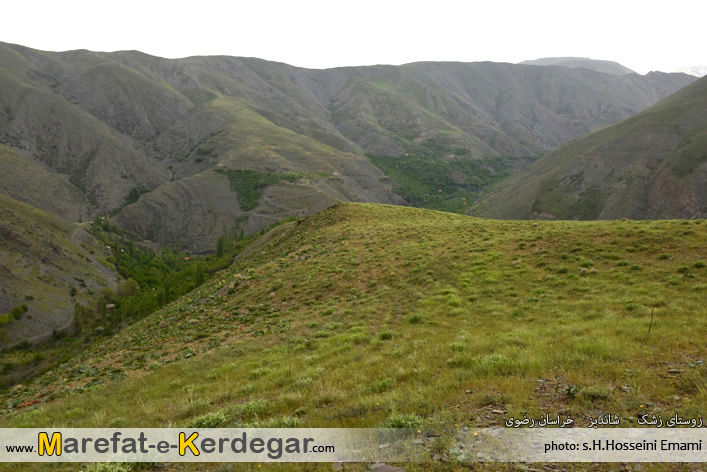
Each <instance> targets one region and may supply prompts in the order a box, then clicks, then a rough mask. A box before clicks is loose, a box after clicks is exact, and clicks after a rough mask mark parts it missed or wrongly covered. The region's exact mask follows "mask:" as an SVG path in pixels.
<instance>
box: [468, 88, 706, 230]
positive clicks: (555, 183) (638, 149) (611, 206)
mask: <svg viewBox="0 0 707 472" xmlns="http://www.w3.org/2000/svg"><path fill="white" fill-rule="evenodd" d="M705 110H707V78H702V79H700V80H698V81H696V82H694V83H693V84H691V85H689V86H687V87H685V88H684V89H682V90H680V91H679V92H677V93H675V94H673V95H671V96H670V97H668V98H666V99H665V100H663V101H661V102H660V103H658V104H656V105H654V106H652V107H650V108H648V109H646V110H644V111H642V112H641V113H639V114H637V115H636V116H634V117H632V118H629V119H627V120H624V121H622V122H621V123H618V124H615V125H612V126H608V127H605V128H603V129H600V130H597V131H594V132H592V133H590V134H588V135H586V136H583V137H581V138H579V139H576V140H574V141H572V142H570V143H568V144H566V145H564V146H562V147H560V148H559V149H558V150H556V151H554V152H552V153H550V154H548V155H546V156H544V157H542V158H540V159H538V160H537V161H536V162H535V163H533V164H532V165H530V166H528V167H527V168H525V169H523V170H521V171H519V172H517V173H516V174H515V175H513V176H512V177H511V178H509V179H507V180H506V181H504V182H503V183H502V184H500V185H498V186H497V187H496V188H494V190H493V191H492V192H491V193H489V194H488V195H487V196H485V197H484V198H483V199H482V200H481V201H480V202H479V203H478V207H477V208H476V209H475V210H474V214H477V215H481V216H486V217H492V218H508V219H523V218H560V219H616V218H634V219H664V218H685V219H692V218H705V217H707V191H706V190H705V189H707V151H706V150H707V114H706V113H705Z"/></svg>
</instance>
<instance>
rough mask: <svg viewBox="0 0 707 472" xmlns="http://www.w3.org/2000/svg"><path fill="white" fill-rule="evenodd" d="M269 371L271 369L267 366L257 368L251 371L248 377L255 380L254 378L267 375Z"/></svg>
mask: <svg viewBox="0 0 707 472" xmlns="http://www.w3.org/2000/svg"><path fill="white" fill-rule="evenodd" d="M269 373H270V369H268V368H267V367H259V368H257V369H253V370H252V371H251V372H250V374H248V378H249V379H251V380H254V379H257V378H260V377H262V376H264V375H267V374H269Z"/></svg>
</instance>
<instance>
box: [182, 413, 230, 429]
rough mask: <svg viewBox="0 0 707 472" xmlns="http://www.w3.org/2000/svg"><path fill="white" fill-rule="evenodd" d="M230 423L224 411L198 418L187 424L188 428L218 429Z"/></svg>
mask: <svg viewBox="0 0 707 472" xmlns="http://www.w3.org/2000/svg"><path fill="white" fill-rule="evenodd" d="M227 421H228V418H226V415H225V414H224V412H223V411H214V412H211V413H206V414H205V415H201V416H197V417H196V418H194V419H193V420H191V421H189V422H188V423H187V425H186V426H187V427H188V428H218V427H220V426H223V425H225V424H226V422H227Z"/></svg>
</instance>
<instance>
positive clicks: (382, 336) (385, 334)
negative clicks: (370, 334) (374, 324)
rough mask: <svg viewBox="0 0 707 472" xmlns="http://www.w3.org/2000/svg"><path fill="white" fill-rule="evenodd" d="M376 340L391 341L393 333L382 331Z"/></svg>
mask: <svg viewBox="0 0 707 472" xmlns="http://www.w3.org/2000/svg"><path fill="white" fill-rule="evenodd" d="M378 338H379V339H380V340H381V341H387V340H389V339H393V332H392V331H383V332H382V333H380V334H379V335H378Z"/></svg>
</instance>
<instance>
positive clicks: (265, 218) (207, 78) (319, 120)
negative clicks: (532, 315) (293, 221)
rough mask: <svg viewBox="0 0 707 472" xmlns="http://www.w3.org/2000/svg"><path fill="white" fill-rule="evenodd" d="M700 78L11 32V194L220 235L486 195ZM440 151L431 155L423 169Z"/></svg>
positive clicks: (4, 105)
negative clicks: (328, 59)
mask: <svg viewBox="0 0 707 472" xmlns="http://www.w3.org/2000/svg"><path fill="white" fill-rule="evenodd" d="M693 80H694V78H693V77H691V76H688V75H684V74H662V73H651V74H648V75H646V76H639V75H637V74H629V75H622V76H619V75H610V74H604V73H599V72H596V71H591V70H585V69H570V68H565V67H535V66H527V65H512V64H495V63H471V64H465V63H414V64H408V65H404V66H399V67H393V66H374V67H344V68H337V69H329V70H307V69H302V68H297V67H292V66H288V65H286V64H281V63H274V62H268V61H264V60H260V59H253V58H236V57H224V56H213V57H193V58H186V59H175V60H171V59H163V58H158V57H154V56H149V55H146V54H143V53H140V52H137V51H124V52H116V53H96V52H91V51H85V50H78V51H69V52H62V53H50V52H43V51H37V50H33V49H29V48H25V47H22V46H17V45H11V44H4V43H2V44H0V143H1V144H4V145H5V146H6V148H3V149H4V151H3V152H4V153H5V154H8V155H9V154H12V156H14V157H13V158H12V159H14V160H12V162H13V164H11V165H12V166H13V167H12V169H16V170H17V169H19V168H22V170H17V171H14V170H13V171H12V172H11V173H10V174H8V175H9V177H8V180H12V182H13V183H12V185H13V188H15V190H12V189H9V190H7V193H6V194H8V195H10V196H12V198H16V199H19V200H21V201H24V202H26V203H28V204H31V205H35V206H36V207H37V208H41V209H44V210H47V211H51V212H54V214H56V215H58V216H60V217H62V218H67V219H69V220H71V221H77V220H78V219H77V216H79V217H80V218H83V219H84V220H89V219H92V218H93V217H94V216H96V215H106V214H112V215H114V217H113V220H114V221H116V222H117V223H119V224H120V225H121V226H123V227H124V228H126V229H128V230H130V231H132V232H134V233H136V234H137V235H138V236H140V237H141V238H144V239H149V240H152V241H156V242H159V243H162V244H168V245H177V246H180V247H182V248H185V249H189V250H191V251H204V250H211V249H213V248H214V247H215V246H216V241H217V240H218V238H219V237H220V235H222V234H224V233H225V232H228V231H231V230H233V229H239V230H241V229H242V230H244V231H245V232H247V233H253V232H257V231H259V230H261V229H263V228H265V227H267V226H268V225H269V224H271V223H272V222H274V221H277V220H279V219H282V218H284V217H287V216H301V215H305V214H310V213H313V212H316V211H319V210H321V209H322V208H324V207H326V206H328V205H330V204H332V203H334V202H338V201H363V202H367V201H368V202H382V203H395V204H405V203H406V200H405V199H404V198H403V197H402V196H401V195H404V196H406V197H405V198H407V203H414V204H418V205H424V204H425V201H426V200H428V199H430V198H431V197H430V196H429V195H430V192H434V193H435V195H437V193H438V190H440V191H441V194H442V195H443V196H444V197H445V198H447V199H450V198H453V197H456V196H457V192H458V191H459V190H458V189H461V191H462V193H463V195H465V196H467V197H469V198H472V197H473V194H474V192H477V191H478V190H479V189H480V188H483V187H484V186H485V185H487V184H488V183H489V182H492V181H494V180H495V179H498V178H500V177H501V176H503V175H505V172H507V171H508V169H510V168H512V167H514V166H518V165H524V164H525V163H527V162H529V161H531V160H532V159H534V158H536V157H537V156H538V155H540V154H542V153H545V152H547V151H549V150H552V149H555V148H556V147H558V146H560V145H561V144H563V143H565V142H567V141H568V140H570V139H572V138H575V137H578V136H580V135H582V134H584V133H586V132H588V131H590V130H591V129H594V128H596V127H598V126H604V125H607V124H610V123H614V122H616V121H619V120H621V119H623V118H626V117H628V116H631V115H633V114H635V113H637V112H638V111H640V110H642V109H644V108H645V107H647V106H650V105H652V104H654V103H655V102H657V101H658V100H660V99H661V98H664V97H665V96H667V95H668V94H670V93H672V92H674V91H676V90H678V89H680V88H682V87H684V86H685V85H687V84H689V83H690V82H691V81H693ZM8 148H9V149H8ZM17 159H21V160H20V161H18V160H17ZM488 160H490V161H488ZM6 161H7V162H10V159H9V158H8V159H6ZM18 162H26V163H27V165H26V166H25V167H23V165H20V166H19V167H18V165H17V163H18ZM374 164H375V165H374ZM413 164H414V165H413ZM428 164H429V165H431V166H433V167H434V168H435V169H434V171H432V172H424V171H423V172H420V165H421V166H422V167H423V168H424V167H425V166H428ZM7 165H10V164H7ZM35 174H36V175H37V176H41V179H44V180H46V179H48V178H49V176H50V175H51V176H52V179H53V180H52V184H51V185H53V187H52V188H59V187H58V186H61V187H62V190H61V192H62V195H66V196H67V200H64V199H63V198H62V201H61V202H57V198H54V197H53V196H52V194H50V193H48V192H34V193H31V194H30V193H25V192H22V191H19V190H21V189H23V188H27V189H29V188H36V186H37V185H38V184H37V181H35V179H34V175H35ZM392 174H395V176H393V175H392ZM482 174H483V175H482ZM421 177H426V178H428V179H427V180H429V182H420V178H421ZM57 179H58V180H57ZM438 181H439V182H444V185H440V184H438ZM18 189H19V190H18ZM3 191H5V190H4V188H3ZM418 197H419V198H418ZM457 200H458V201H461V199H457ZM457 203H458V202H457ZM445 205H447V206H441V207H443V208H448V204H447V203H445Z"/></svg>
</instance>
